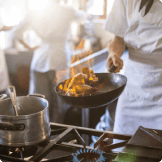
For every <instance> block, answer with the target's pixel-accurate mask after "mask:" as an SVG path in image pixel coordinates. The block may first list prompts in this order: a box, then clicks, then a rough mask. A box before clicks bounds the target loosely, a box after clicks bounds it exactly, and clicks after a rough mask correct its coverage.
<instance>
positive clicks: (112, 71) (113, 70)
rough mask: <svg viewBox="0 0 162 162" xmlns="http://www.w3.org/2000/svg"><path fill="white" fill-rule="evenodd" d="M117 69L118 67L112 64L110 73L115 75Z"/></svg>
mask: <svg viewBox="0 0 162 162" xmlns="http://www.w3.org/2000/svg"><path fill="white" fill-rule="evenodd" d="M116 68H117V67H116V66H115V65H114V64H112V65H111V66H110V68H109V69H108V72H110V73H114V72H115V70H116Z"/></svg>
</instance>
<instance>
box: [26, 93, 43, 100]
mask: <svg viewBox="0 0 162 162" xmlns="http://www.w3.org/2000/svg"><path fill="white" fill-rule="evenodd" d="M32 96H33V97H41V98H44V99H45V96H44V95H42V94H38V93H34V94H29V95H27V97H32Z"/></svg>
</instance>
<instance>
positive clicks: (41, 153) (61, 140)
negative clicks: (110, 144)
mask: <svg viewBox="0 0 162 162" xmlns="http://www.w3.org/2000/svg"><path fill="white" fill-rule="evenodd" d="M50 126H51V135H50V138H49V139H47V140H45V141H43V142H42V143H39V144H37V145H34V146H25V147H21V148H16V147H8V146H0V159H1V160H2V161H3V160H5V161H12V162H14V161H15V162H19V161H20V162H25V161H26V162H32V161H34V162H38V161H46V162H51V161H56V162H67V161H70V162H73V161H74V162H75V161H76V162H79V161H92V162H93V161H94V162H95V161H101V162H102V161H108V162H109V161H110V159H114V158H115V157H116V156H117V153H112V152H109V153H105V152H103V151H100V150H96V149H94V148H92V147H89V146H86V143H85V141H84V139H83V138H82V135H84V136H85V135H87V136H92V135H93V136H97V137H100V136H102V135H103V134H105V133H109V134H111V137H112V138H117V139H123V140H129V139H130V138H131V136H128V135H120V134H115V133H112V132H106V131H98V130H95V129H89V128H83V127H77V126H71V125H63V124H57V123H50ZM123 146H124V145H123ZM116 147H118V146H116ZM26 157H28V158H26ZM86 158H87V159H86Z"/></svg>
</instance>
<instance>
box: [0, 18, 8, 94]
mask: <svg viewBox="0 0 162 162" xmlns="http://www.w3.org/2000/svg"><path fill="white" fill-rule="evenodd" d="M3 26H4V25H3V23H2V21H1V18H0V30H1V29H2V28H3ZM8 85H9V75H8V69H7V65H6V59H5V54H4V52H3V50H1V49H0V92H1V91H4V90H6V88H7V86H8Z"/></svg>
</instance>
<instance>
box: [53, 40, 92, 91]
mask: <svg viewBox="0 0 162 162" xmlns="http://www.w3.org/2000/svg"><path fill="white" fill-rule="evenodd" d="M84 43H85V39H82V40H81V42H80V43H79V45H78V46H77V47H76V49H75V50H81V52H82V53H80V54H77V55H72V58H71V61H70V63H71V64H73V63H75V62H77V61H79V60H81V59H83V58H85V57H88V56H89V55H91V54H92V53H93V52H92V50H89V51H85V50H84ZM93 62H94V60H93V59H90V60H87V61H86V62H84V65H83V64H78V65H77V66H74V67H70V68H69V69H68V71H69V78H72V79H73V77H74V76H75V75H76V74H78V73H80V71H81V69H82V68H83V67H88V68H89V69H91V67H92V66H93ZM66 76H67V69H64V70H63V71H58V72H57V73H56V78H55V79H54V82H56V83H58V82H61V81H63V80H65V79H66ZM90 79H91V80H92V77H91V78H90ZM70 81H71V80H69V79H68V80H66V81H65V83H64V85H60V86H59V89H60V90H64V91H65V92H67V91H68V86H69V83H70ZM81 84H85V82H84V79H82V80H81ZM62 86H63V87H62ZM71 92H74V93H75V90H74V89H72V90H71Z"/></svg>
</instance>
